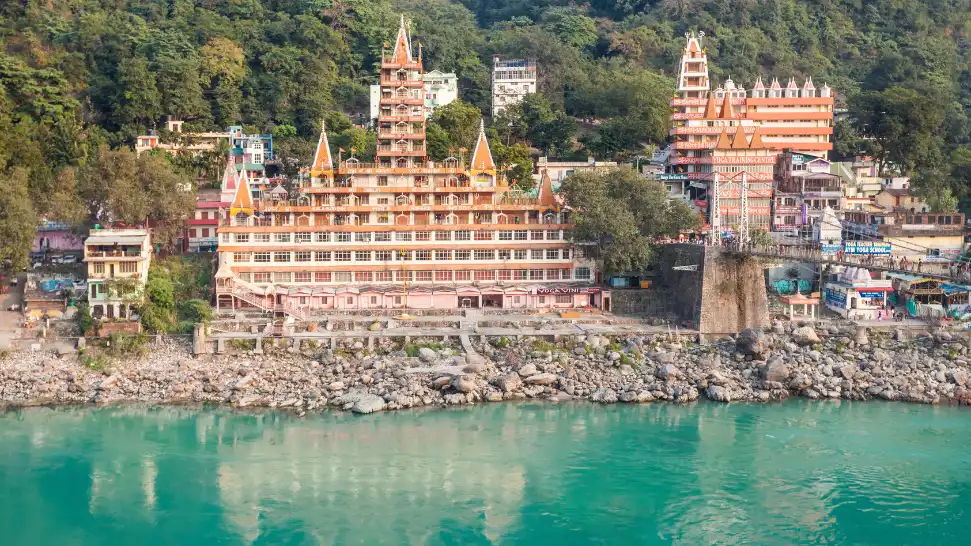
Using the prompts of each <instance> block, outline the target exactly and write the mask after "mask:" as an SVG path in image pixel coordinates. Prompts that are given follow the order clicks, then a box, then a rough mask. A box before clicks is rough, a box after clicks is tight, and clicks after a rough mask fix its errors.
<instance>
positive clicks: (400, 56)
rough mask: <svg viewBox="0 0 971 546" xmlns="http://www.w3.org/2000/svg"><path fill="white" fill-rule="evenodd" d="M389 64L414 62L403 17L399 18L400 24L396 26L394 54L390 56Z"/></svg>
mask: <svg viewBox="0 0 971 546" xmlns="http://www.w3.org/2000/svg"><path fill="white" fill-rule="evenodd" d="M391 62H393V63H398V64H403V63H410V62H414V57H412V55H411V40H410V39H409V38H408V29H407V28H405V16H404V15H402V16H401V24H400V25H399V26H398V37H397V38H396V39H395V41H394V53H392V54H391Z"/></svg>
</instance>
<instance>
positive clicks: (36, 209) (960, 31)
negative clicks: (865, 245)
mask: <svg viewBox="0 0 971 546" xmlns="http://www.w3.org/2000/svg"><path fill="white" fill-rule="evenodd" d="M401 13H403V14H405V16H406V18H407V19H408V20H410V21H411V28H412V35H413V41H414V42H415V43H416V44H417V43H421V45H422V48H423V54H424V59H425V66H426V69H428V70H431V69H441V70H452V71H455V72H456V73H457V74H458V75H459V78H460V95H461V97H462V99H463V101H464V103H466V104H464V105H463V104H459V105H456V106H455V107H454V108H451V109H449V110H446V111H444V112H442V113H441V114H440V115H438V116H437V117H436V119H435V120H434V121H433V123H432V125H431V126H430V127H429V131H428V132H429V139H430V141H431V142H430V148H431V150H432V155H433V156H434V155H436V154H437V155H442V154H444V153H447V152H448V150H449V149H450V148H456V147H463V146H469V135H470V128H471V130H473V131H474V128H475V126H476V125H477V124H478V120H477V117H478V112H488V107H489V70H490V65H491V57H492V55H494V54H499V55H502V56H506V57H512V56H528V57H534V58H536V59H537V60H538V63H539V67H540V78H541V79H540V94H539V95H538V96H536V97H530V99H529V100H528V101H527V102H526V103H524V105H523V106H522V108H519V109H516V110H514V111H512V112H510V116H508V117H506V118H504V119H501V120H488V121H487V124H488V125H489V130H490V135H491V136H492V137H493V138H494V139H495V148H496V155H497V156H498V159H499V160H500V161H501V162H502V163H503V165H504V166H505V167H507V168H513V167H515V169H514V172H512V173H510V174H511V175H512V177H513V178H514V179H516V180H519V181H521V182H522V183H524V184H526V183H528V180H529V177H528V176H526V171H528V166H529V160H528V156H529V154H530V152H531V149H532V151H533V153H536V152H538V153H542V154H552V155H556V156H560V157H564V156H581V157H585V156H586V155H587V154H593V155H596V156H598V157H601V158H608V157H611V158H617V159H629V158H632V157H634V156H637V155H643V154H646V153H648V152H649V151H650V150H651V149H652V148H653V147H655V146H659V145H663V144H664V141H665V139H666V136H667V117H668V115H669V114H670V108H669V107H668V105H667V99H668V98H669V97H670V96H671V94H672V93H673V74H672V73H673V71H674V68H675V65H676V60H677V58H678V56H679V54H680V51H681V47H682V45H683V42H684V38H683V35H684V33H685V32H686V31H689V30H703V31H705V33H706V38H705V41H704V43H705V47H706V48H707V49H708V52H709V55H710V57H711V60H712V68H713V73H712V77H713V80H714V81H721V80H723V79H724V78H725V77H727V76H728V75H731V77H732V78H733V79H734V80H735V81H736V82H738V83H740V84H742V85H745V86H746V87H751V85H752V82H754V80H755V78H756V76H758V75H764V76H769V77H771V76H776V77H779V78H780V79H783V80H784V79H786V78H788V77H789V76H794V77H796V78H797V79H798V80H799V81H800V82H801V81H802V79H803V78H804V77H805V76H810V75H811V76H813V78H814V80H815V81H816V82H817V85H819V84H821V83H828V84H829V85H830V86H832V87H833V88H834V89H835V90H836V92H837V93H838V102H839V106H841V107H845V108H847V109H848V112H849V113H848V114H847V115H846V116H844V117H842V118H841V120H840V121H839V122H838V134H839V138H838V142H837V149H838V152H839V153H841V154H847V155H850V154H854V153H859V152H866V153H869V154H871V155H873V156H874V157H876V158H877V159H878V160H879V161H880V162H881V164H882V165H884V166H885V167H886V168H887V169H897V170H900V171H905V172H913V173H914V174H915V180H916V183H917V185H919V186H920V187H921V189H922V190H923V191H925V192H926V193H927V195H928V196H929V197H930V198H931V200H932V202H933V203H934V204H935V206H937V207H938V208H949V207H952V206H954V204H955V203H956V202H957V199H958V198H963V197H965V196H966V195H967V194H968V188H969V183H971V174H969V173H971V169H969V168H968V167H969V166H971V151H969V149H968V143H969V139H971V135H969V133H971V130H969V122H968V118H967V114H966V109H967V108H968V107H969V106H968V105H969V100H971V74H969V71H968V66H967V61H966V60H965V59H967V58H968V51H967V50H968V38H969V33H971V0H923V1H917V0H865V1H864V0H802V1H795V0H591V1H590V2H589V3H582V4H581V3H576V2H570V1H566V0H462V1H461V2H458V1H450V0H396V1H392V0H58V1H49V0H24V1H21V2H3V3H2V4H0V174H3V176H4V179H5V180H7V184H8V187H9V190H8V191H6V192H3V193H2V194H0V258H11V259H13V260H14V261H17V262H18V263H20V262H21V261H22V259H23V256H24V254H25V250H24V244H25V243H24V241H25V240H27V239H29V238H28V237H26V234H27V233H28V232H29V231H30V230H31V229H32V224H33V223H34V221H35V220H36V217H37V216H38V215H43V216H45V217H47V218H50V219H63V220H68V221H72V222H77V221H86V222H89V223H91V222H94V221H96V220H98V219H102V218H104V217H106V215H109V216H111V217H114V218H125V219H129V220H144V219H147V218H152V219H159V220H164V219H170V220H171V219H177V218H180V215H182V214H184V213H185V211H186V203H191V200H182V199H166V200H165V202H163V203H161V205H159V204H158V203H157V201H156V199H157V197H158V196H159V195H162V194H164V193H165V192H168V191H170V190H171V188H173V187H175V185H176V184H178V183H181V182H185V181H191V180H193V179H195V178H196V177H198V176H201V177H202V178H203V179H204V180H214V179H215V177H216V176H217V173H218V171H219V169H218V168H214V164H218V158H206V157H202V158H196V159H192V158H175V159H167V158H145V159H138V160H136V159H135V158H134V157H133V156H132V155H131V154H130V152H128V151H125V150H126V149H127V147H130V146H131V145H132V144H133V143H134V137H135V136H136V135H138V134H143V133H144V132H146V131H147V130H148V129H150V128H152V127H153V126H154V125H155V124H156V123H158V122H160V121H161V119H162V117H163V116H164V115H167V114H171V115H176V116H179V117H181V118H182V119H184V120H185V121H186V125H185V128H186V130H202V129H217V128H224V127H226V126H228V125H237V124H242V125H244V126H245V127H247V130H248V131H269V132H272V133H274V135H275V141H274V145H275V148H276V152H277V155H278V156H280V157H281V158H282V159H283V163H284V170H285V171H286V172H287V173H290V174H293V173H295V172H296V170H297V169H299V167H300V166H301V164H304V163H306V162H307V161H309V159H310V154H311V153H312V150H313V145H314V143H315V142H316V133H317V131H318V130H319V127H320V120H321V118H325V119H326V120H327V123H328V127H329V130H330V131H331V143H332V145H333V146H334V147H335V148H336V147H337V146H341V147H344V148H345V149H349V148H350V147H351V146H353V147H355V148H356V149H357V150H361V152H360V153H361V154H364V155H367V154H368V153H373V149H374V138H373V135H370V134H368V133H367V132H366V131H363V130H361V129H357V128H354V127H352V125H351V124H352V123H357V122H360V121H361V120H362V119H363V117H364V116H366V112H367V100H368V93H367V86H368V85H369V84H370V83H372V82H375V81H376V79H377V73H376V70H375V69H376V66H377V64H378V62H379V58H380V54H381V50H382V46H383V44H385V43H386V42H390V41H391V40H392V39H393V37H394V32H395V29H396V27H397V24H398V16H399V14H401ZM469 105H471V107H472V108H471V109H470V108H468V106H469ZM864 137H870V138H864ZM119 149H121V151H118V150H119ZM111 150H115V151H111ZM217 167H218V165H217ZM145 193H148V194H149V195H151V196H152V197H151V200H150V201H148V202H150V203H152V206H151V207H147V206H146V205H145V198H144V194H145ZM106 196H108V197H106ZM27 244H29V243H27Z"/></svg>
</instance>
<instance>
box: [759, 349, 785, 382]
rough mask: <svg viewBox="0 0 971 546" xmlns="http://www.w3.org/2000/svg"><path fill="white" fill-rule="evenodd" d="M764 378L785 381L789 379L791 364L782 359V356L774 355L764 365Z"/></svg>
mask: <svg viewBox="0 0 971 546" xmlns="http://www.w3.org/2000/svg"><path fill="white" fill-rule="evenodd" d="M762 379H764V380H766V381H776V382H779V383H785V382H786V381H788V380H789V365H788V364H786V363H785V362H783V361H782V357H781V356H779V355H774V356H772V357H771V358H769V360H768V361H767V362H766V363H765V366H763V367H762Z"/></svg>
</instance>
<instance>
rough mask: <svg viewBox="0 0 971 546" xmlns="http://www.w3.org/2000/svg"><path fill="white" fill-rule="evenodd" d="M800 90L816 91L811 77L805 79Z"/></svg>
mask: <svg viewBox="0 0 971 546" xmlns="http://www.w3.org/2000/svg"><path fill="white" fill-rule="evenodd" d="M802 88H803V89H816V86H815V85H813V77H812V76H809V77H808V78H806V83H804V84H802Z"/></svg>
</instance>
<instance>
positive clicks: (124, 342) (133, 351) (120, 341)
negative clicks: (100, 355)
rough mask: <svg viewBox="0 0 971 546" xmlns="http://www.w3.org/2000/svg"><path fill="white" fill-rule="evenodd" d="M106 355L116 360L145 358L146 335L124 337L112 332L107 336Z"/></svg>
mask: <svg viewBox="0 0 971 546" xmlns="http://www.w3.org/2000/svg"><path fill="white" fill-rule="evenodd" d="M107 346H108V351H107V352H108V354H110V355H111V356H113V357H116V358H122V357H125V358H128V357H131V356H145V355H146V354H147V353H148V347H147V346H148V335H147V334H146V333H144V332H142V333H140V334H138V335H126V334H120V333H118V332H114V333H112V334H110V335H109V336H108V343H107Z"/></svg>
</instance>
